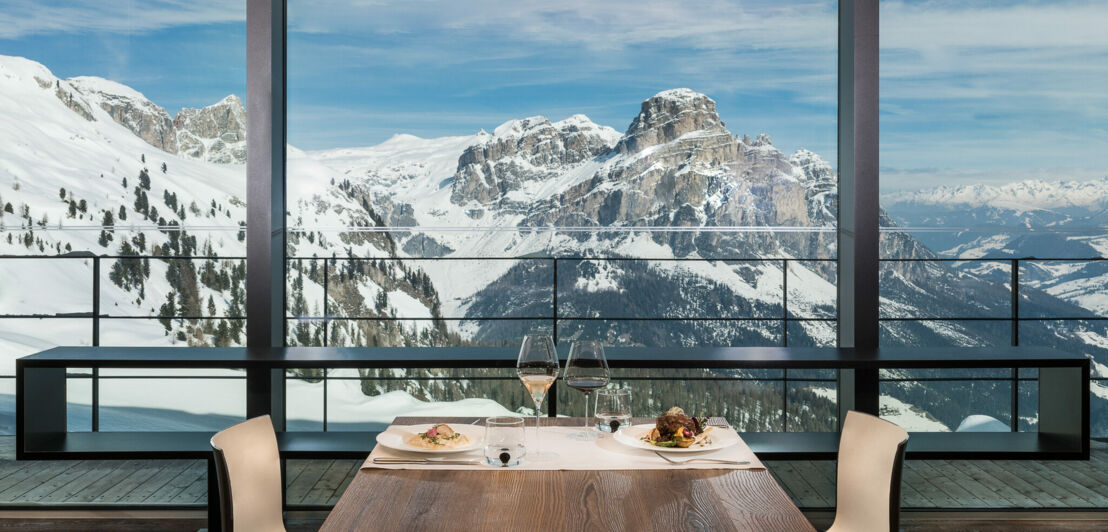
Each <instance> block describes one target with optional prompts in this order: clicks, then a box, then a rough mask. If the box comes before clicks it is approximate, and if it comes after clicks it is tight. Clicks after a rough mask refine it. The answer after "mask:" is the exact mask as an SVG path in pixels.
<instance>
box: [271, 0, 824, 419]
mask: <svg viewBox="0 0 1108 532" xmlns="http://www.w3.org/2000/svg"><path fill="white" fill-rule="evenodd" d="M837 9H838V7H837V4H836V3H835V2H816V3H811V2H804V3H800V2H754V3H749V2H746V3H743V4H741V5H740V4H739V3H738V2H721V3H716V4H713V5H711V6H707V7H705V6H693V5H690V4H687V3H683V2H667V1H654V2H645V3H644V2H604V3H600V4H572V5H551V4H548V3H540V2H483V3H481V5H480V7H479V8H474V7H473V6H471V5H462V4H456V3H451V2H421V3H406V2H395V3H389V2H383V3H373V4H365V3H356V2H328V3H327V8H326V9H320V8H319V6H318V5H317V4H316V3H313V2H304V1H300V0H293V1H290V2H289V3H288V54H289V59H288V141H289V147H288V159H287V162H288V172H287V176H288V177H287V190H288V201H287V203H288V216H289V220H288V227H289V229H290V234H289V237H288V247H287V272H288V301H287V307H286V309H287V316H288V322H287V341H288V343H289V344H290V345H336V346H339V345H364V346H374V345H393V346H416V345H424V346H451V345H518V344H519V341H520V339H521V337H522V335H523V334H524V333H525V332H528V331H532V330H538V329H541V330H546V331H549V332H551V333H552V334H553V335H554V336H555V339H556V341H557V342H558V343H566V344H568V343H569V342H571V341H573V340H577V339H594V340H601V341H603V342H604V343H605V344H607V345H623V346H720V345H722V346H730V345H748V346H749V345H771V346H774V345H797V346H799V345H834V344H835V341H836V329H835V321H834V320H835V318H836V307H837V304H836V276H837V271H836V262H835V259H836V251H835V241H836V235H835V225H836V216H837V212H838V209H837V186H836V174H835V156H836V149H837V148H836V147H837V144H836V112H837V111H836V94H837V76H836V68H837V59H836V57H837V56H836V46H837V24H838V12H837ZM631 12H634V13H636V15H635V16H633V17H629V16H627V14H628V13H631ZM490 373H494V372H490ZM509 373H511V372H509ZM765 373H766V375H765V376H766V377H767V378H768V380H766V381H764V382H760V383H757V384H756V386H762V387H765V388H766V389H772V390H773V392H772V393H769V392H765V395H767V396H771V397H773V399H772V401H775V403H774V406H773V408H772V409H769V410H772V411H774V412H777V413H776V414H767V415H766V416H765V418H764V419H758V420H751V426H752V427H754V426H759V427H766V428H768V429H771V430H784V428H785V426H786V425H790V426H791V424H792V421H788V420H787V416H783V415H781V412H783V411H785V410H786V407H785V403H786V402H787V400H786V396H789V397H792V396H793V395H796V396H797V397H801V396H804V394H808V396H810V399H811V400H812V401H816V402H819V401H823V402H825V403H828V404H829V405H833V403H829V402H828V401H833V398H834V389H833V386H834V383H833V377H834V374H833V373H815V372H813V373H812V374H811V375H802V376H801V377H803V378H805V379H813V381H798V382H791V380H789V381H786V375H784V374H783V373H782V372H780V371H777V372H765ZM410 374H411V376H413V377H416V376H420V375H417V374H416V373H415V372H411V373H410ZM330 376H338V377H343V378H347V379H350V381H349V382H345V383H342V384H341V385H342V386H345V388H346V389H348V390H349V391H350V392H351V393H352V394H353V395H354V397H349V398H347V399H348V401H347V403H348V404H352V405H357V404H361V403H362V402H364V400H365V399H366V398H365V395H364V394H371V395H377V394H378V392H386V391H387V390H390V389H392V388H391V387H390V386H391V385H388V384H387V383H383V382H377V383H371V382H366V381H365V379H367V378H370V377H373V374H372V372H365V371H363V372H360V373H358V372H353V371H350V372H338V371H336V372H331V374H330ZM423 376H424V377H428V375H423ZM717 376H718V375H717ZM293 377H294V378H295V379H297V380H302V383H300V384H297V385H296V386H301V385H303V386H304V387H311V388H312V390H311V391H307V390H305V392H304V393H305V395H304V397H305V400H304V401H309V399H308V398H309V397H310V398H312V399H310V400H311V401H315V404H318V402H320V398H321V397H322V396H323V394H324V393H326V394H328V395H329V396H332V397H333V396H334V394H335V393H336V392H335V391H334V386H336V384H335V383H331V385H330V387H328V388H326V390H327V391H326V392H324V388H323V387H322V386H323V383H321V382H319V377H320V375H318V374H312V375H294V376H293ZM509 377H510V378H513V379H514V374H512V375H509ZM627 377H628V378H632V377H635V375H630V374H629V375H627ZM788 378H789V379H791V378H792V375H789V376H788ZM774 379H776V380H774ZM359 380H361V381H362V382H361V383H360V384H359ZM828 381H832V382H828ZM705 384H706V385H709V386H713V387H714V386H715V384H711V383H705ZM651 385H652V384H651V383H649V382H641V383H637V384H636V386H638V387H646V386H651ZM517 386H518V385H517ZM721 386H725V387H726V386H732V389H733V390H735V391H734V393H735V394H736V397H737V396H738V395H742V394H743V392H742V390H738V387H737V386H738V385H737V384H736V383H735V382H731V383H729V384H726V385H721ZM434 390H435V388H434V387H429V388H419V387H417V388H416V389H409V390H408V392H411V393H413V394H414V395H417V396H418V397H419V398H421V399H424V400H431V399H435V400H446V399H455V398H458V397H461V396H469V397H476V396H477V395H483V396H484V397H486V398H493V399H495V398H496V394H495V393H493V392H491V391H489V392H483V393H482V394H475V393H473V392H472V389H469V390H468V391H466V390H461V389H459V390H457V391H455V392H449V391H440V392H435V391H434ZM514 391H515V390H514V389H513V391H512V393H514ZM763 391H764V390H763ZM686 392H687V393H691V392H688V391H686ZM748 392H749V390H748ZM390 393H392V392H390ZM505 393H508V392H505ZM647 395H648V394H645V393H644V394H643V395H642V396H643V397H644V398H645V397H646V396H647ZM292 396H293V395H292V394H291V393H290V397H292ZM828 397H830V398H831V399H828ZM674 400H678V399H677V398H674ZM767 400H768V399H767ZM290 401H291V399H290ZM502 404H513V403H509V402H508V401H504V402H503V403H502ZM675 404H676V403H675ZM314 408H316V407H313V409H314ZM562 408H565V409H569V411H571V412H572V409H573V408H575V405H574V404H573V402H569V401H568V400H567V402H566V404H564V405H561V406H560V407H559V409H560V410H559V412H565V410H561V409H562ZM736 408H737V404H736ZM824 410H826V411H828V412H830V411H833V406H828V407H827V408H826V409H821V410H820V412H821V413H820V414H819V415H812V416H811V419H810V420H809V421H811V422H813V423H816V421H813V420H815V419H817V418H819V421H818V425H819V426H821V427H823V426H824V425H826V426H827V427H833V426H834V424H835V423H836V422H835V420H834V418H833V417H832V418H826V419H825V417H826V416H822V414H823V413H824ZM767 411H768V410H767ZM328 413H329V414H333V415H338V412H337V411H336V410H335V409H333V408H332V409H329V410H328ZM830 415H832V416H833V413H832V414H830ZM317 421H320V420H317ZM315 426H318V423H316V425H315Z"/></svg>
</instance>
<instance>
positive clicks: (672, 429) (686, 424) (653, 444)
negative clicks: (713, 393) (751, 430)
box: [615, 407, 739, 453]
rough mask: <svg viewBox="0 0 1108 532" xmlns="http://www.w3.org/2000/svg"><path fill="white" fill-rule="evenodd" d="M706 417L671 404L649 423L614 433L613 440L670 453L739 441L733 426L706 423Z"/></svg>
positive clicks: (709, 449)
mask: <svg viewBox="0 0 1108 532" xmlns="http://www.w3.org/2000/svg"><path fill="white" fill-rule="evenodd" d="M706 421H707V418H698V417H694V416H689V415H687V414H685V411H684V410H682V409H680V408H678V407H673V408H671V409H669V410H667V411H666V413H664V414H662V415H660V416H658V418H657V419H656V420H655V421H654V423H653V424H643V425H634V426H631V427H629V428H627V429H625V430H621V431H619V432H617V433H615V440H616V441H618V442H620V443H622V444H624V445H627V446H630V447H635V448H638V449H646V450H650V451H660V452H674V453H695V452H701V451H714V450H718V449H723V448H726V447H730V446H732V445H735V444H736V443H738V442H739V435H738V434H737V433H736V432H735V431H734V430H732V429H730V428H724V427H709V426H707V423H706Z"/></svg>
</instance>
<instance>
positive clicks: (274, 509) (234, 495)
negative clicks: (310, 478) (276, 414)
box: [211, 416, 285, 532]
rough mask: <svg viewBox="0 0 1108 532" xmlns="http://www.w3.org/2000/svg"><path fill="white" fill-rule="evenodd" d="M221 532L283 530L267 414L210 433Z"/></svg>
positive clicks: (276, 459) (274, 442) (277, 458)
mask: <svg viewBox="0 0 1108 532" xmlns="http://www.w3.org/2000/svg"><path fill="white" fill-rule="evenodd" d="M211 443H212V451H213V452H214V453H215V470H216V474H217V476H218V480H219V503H220V517H221V521H222V523H223V530H224V532H234V531H236V530H237V531H239V532H270V531H284V530H285V523H284V520H283V517H282V515H281V457H280V454H279V453H278V450H277V435H276V434H274V432H273V423H272V422H271V421H270V419H269V416H260V417H256V418H254V419H248V420H246V421H244V422H242V423H239V424H238V425H234V426H232V427H229V428H227V429H224V430H222V431H220V432H218V433H216V435H215V436H212V442H211Z"/></svg>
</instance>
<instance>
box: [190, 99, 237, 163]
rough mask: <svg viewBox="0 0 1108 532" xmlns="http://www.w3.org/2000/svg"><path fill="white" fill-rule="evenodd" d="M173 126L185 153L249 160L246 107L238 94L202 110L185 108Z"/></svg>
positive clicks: (221, 159)
mask: <svg viewBox="0 0 1108 532" xmlns="http://www.w3.org/2000/svg"><path fill="white" fill-rule="evenodd" d="M173 125H174V126H175V127H176V130H177V141H178V144H179V145H180V150H181V154H182V155H185V156H187V157H191V158H193V159H201V160H206V161H210V162H213V163H220V164H243V163H245V162H246V109H245V108H244V107H243V105H242V100H240V99H239V98H238V96H235V95H234V94H232V95H230V96H227V97H226V98H223V99H222V100H220V101H219V103H216V104H214V105H210V106H208V107H204V108H201V109H189V108H185V109H181V112H180V113H177V118H175V119H174V120H173Z"/></svg>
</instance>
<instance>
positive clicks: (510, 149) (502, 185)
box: [451, 115, 619, 205]
mask: <svg viewBox="0 0 1108 532" xmlns="http://www.w3.org/2000/svg"><path fill="white" fill-rule="evenodd" d="M618 137H619V134H618V133H616V131H615V130H613V129H612V128H608V127H602V126H598V125H596V124H594V123H593V122H592V121H591V120H589V118H588V117H587V116H585V115H573V116H571V117H569V118H567V119H565V120H562V121H560V122H555V123H551V122H550V120H547V119H546V118H544V117H541V116H533V117H530V118H524V119H522V120H512V121H509V122H505V123H504V124H502V125H500V127H497V128H496V129H495V130H494V131H493V134H492V135H490V136H488V138H487V140H485V141H484V142H481V143H478V144H476V145H474V146H471V147H469V148H468V149H466V150H465V152H463V153H462V155H461V157H460V158H459V159H458V171H457V173H456V174H455V179H454V183H453V193H452V195H451V201H453V202H454V203H457V204H459V205H462V204H465V203H467V202H469V201H477V202H478V203H482V204H487V203H492V202H495V201H497V200H500V199H501V198H503V197H504V195H505V194H507V193H509V192H511V191H514V190H519V189H520V188H521V187H522V186H523V184H524V183H525V182H528V181H531V182H534V181H542V180H545V179H550V178H553V177H555V176H557V175H558V174H560V173H563V172H564V171H565V170H566V169H567V168H568V167H571V166H573V165H576V164H579V163H582V162H584V161H588V160H590V159H592V158H594V157H596V156H598V155H600V154H603V153H605V152H607V151H608V150H610V149H611V148H612V145H613V143H614V141H615V139H616V138H618Z"/></svg>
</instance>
